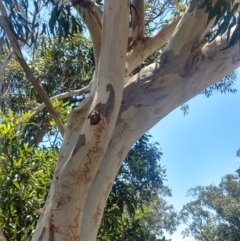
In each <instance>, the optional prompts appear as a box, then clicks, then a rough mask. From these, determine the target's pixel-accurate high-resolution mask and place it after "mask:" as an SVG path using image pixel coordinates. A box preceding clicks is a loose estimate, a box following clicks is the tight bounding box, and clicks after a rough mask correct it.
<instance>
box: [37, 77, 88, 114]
mask: <svg viewBox="0 0 240 241" xmlns="http://www.w3.org/2000/svg"><path fill="white" fill-rule="evenodd" d="M91 85H92V84H91V82H90V84H89V85H88V86H86V87H84V88H82V89H79V90H72V91H68V92H65V93H62V94H59V95H56V96H53V97H51V98H50V101H53V100H55V99H57V100H62V99H65V98H68V97H72V96H75V95H83V94H84V93H86V92H89V91H90V90H91ZM45 107H46V105H45V103H42V104H41V105H39V106H37V107H35V108H33V111H34V112H35V113H36V114H37V113H38V112H40V111H42V110H43V109H44V108H45Z"/></svg>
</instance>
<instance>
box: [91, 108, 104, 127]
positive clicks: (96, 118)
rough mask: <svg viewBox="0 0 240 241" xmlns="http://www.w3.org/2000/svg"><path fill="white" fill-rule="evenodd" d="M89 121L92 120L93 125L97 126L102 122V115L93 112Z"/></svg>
mask: <svg viewBox="0 0 240 241" xmlns="http://www.w3.org/2000/svg"><path fill="white" fill-rule="evenodd" d="M88 119H89V120H90V124H91V125H97V123H98V122H99V121H100V120H101V117H100V113H99V112H98V111H96V110H93V111H92V112H91V113H90V114H89V115H88Z"/></svg>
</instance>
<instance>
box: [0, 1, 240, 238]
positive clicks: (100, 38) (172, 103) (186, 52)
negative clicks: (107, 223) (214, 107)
mask: <svg viewBox="0 0 240 241" xmlns="http://www.w3.org/2000/svg"><path fill="white" fill-rule="evenodd" d="M85 1H87V0H85ZM134 2H137V1H134ZM139 2H140V0H139ZM72 3H74V1H72ZM142 3H143V1H142ZM142 3H140V4H139V5H137V6H138V7H139V11H141V12H140V13H141V14H139V16H142V18H144V14H142V13H143V12H142V11H143V5H142ZM91 6H92V7H90V10H89V9H88V10H87V9H84V8H80V7H79V6H78V5H76V9H77V11H78V12H79V14H80V15H82V16H85V18H84V21H85V22H86V25H87V27H88V28H89V32H90V34H91V38H92V40H93V47H94V57H95V63H96V69H95V73H94V76H93V79H92V82H91V85H90V86H89V87H87V88H91V92H90V94H89V96H88V97H87V98H86V99H85V100H84V101H83V102H81V103H80V105H79V107H78V108H77V109H75V110H73V111H72V112H71V113H70V115H69V118H68V123H67V126H66V128H65V132H64V139H63V143H62V147H61V150H60V153H59V158H58V162H57V167H56V171H55V173H54V177H53V180H52V183H51V189H50V192H49V195H48V198H47V201H46V204H45V206H44V209H43V212H42V215H41V217H40V219H39V222H38V225H37V227H36V230H35V232H34V235H33V238H32V241H95V240H96V237H97V232H98V229H99V226H100V222H101V219H102V215H103V210H104V206H105V203H106V200H107V198H108V195H109V193H110V191H111V188H112V185H113V182H114V179H115V177H116V175H117V172H118V170H119V168H120V166H121V164H122V162H123V160H124V158H125V157H126V155H127V153H128V152H129V149H130V148H131V146H132V145H133V144H134V142H135V141H136V140H138V139H139V138H140V137H141V136H142V135H143V134H144V133H145V132H146V131H148V130H149V129H150V128H151V127H152V126H154V125H155V124H156V123H158V122H159V121H160V120H161V119H163V118H164V117H165V116H166V115H168V114H169V113H170V112H171V111H172V110H174V109H175V108H177V107H178V106H180V105H181V104H184V103H185V102H187V101H188V100H190V99H191V98H193V97H194V96H196V95H197V94H199V93H200V92H201V91H203V90H204V89H206V88H207V87H208V86H210V85H212V84H214V83H216V82H217V81H219V80H221V79H222V78H223V77H224V76H226V75H227V74H229V73H230V72H231V71H233V70H234V69H236V68H237V67H238V66H239V65H240V49H239V45H238V44H236V45H235V46H233V47H231V48H229V49H227V50H225V51H222V48H224V47H225V46H226V45H227V34H225V35H223V36H219V37H217V38H216V39H215V40H214V41H213V42H211V43H207V42H206V40H205V34H206V33H207V32H208V31H209V29H210V28H211V26H212V24H213V22H214V19H213V20H212V22H210V23H209V24H208V26H207V27H206V20H207V14H206V12H205V11H204V9H197V8H196V1H191V2H190V5H189V7H188V8H187V10H186V12H185V13H184V14H183V15H181V16H179V17H178V18H176V19H173V20H172V21H171V22H169V23H167V24H166V25H165V26H163V27H162V28H161V29H160V30H159V32H157V33H156V34H155V35H154V36H150V37H148V38H145V37H144V36H143V28H144V19H138V18H137V16H135V18H134V19H135V20H134V21H132V23H131V24H132V26H133V29H131V30H132V31H129V3H128V0H105V1H104V9H103V12H102V9H101V8H100V7H99V6H97V5H95V4H94V3H92V5H91ZM0 20H1V19H0ZM138 20H141V21H138ZM4 24H5V25H4V26H6V28H7V24H6V22H5V23H4ZM234 28H235V27H233V29H232V32H233V30H234ZM129 39H130V40H132V43H131V45H129V46H128V42H129ZM166 43H167V46H166V48H165V49H163V50H162V53H161V55H160V57H159V58H158V59H157V60H156V61H155V62H154V63H152V64H150V65H149V66H146V67H144V68H143V69H142V70H141V71H140V72H139V73H138V74H136V75H131V74H132V71H133V70H134V69H135V68H136V67H138V66H139V65H140V64H141V63H142V62H143V61H144V60H145V59H146V58H147V57H148V56H149V55H151V54H152V53H153V52H154V51H156V50H158V49H159V48H161V47H162V46H164V45H165V44H166ZM17 51H18V52H19V50H18V49H17V50H16V51H15V52H17ZM19 54H21V53H19ZM59 98H61V97H59ZM41 108H44V106H43V105H41V107H39V108H38V109H37V110H38V111H40V110H41Z"/></svg>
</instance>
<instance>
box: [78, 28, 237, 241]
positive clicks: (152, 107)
mask: <svg viewBox="0 0 240 241" xmlns="http://www.w3.org/2000/svg"><path fill="white" fill-rule="evenodd" d="M232 32H233V29H232ZM226 44H227V34H224V35H223V36H221V37H218V38H217V39H216V40H214V41H213V42H212V43H209V44H205V45H204V46H203V47H202V48H201V49H199V52H198V53H196V56H197V55H198V56H199V58H196V57H194V58H193V59H195V61H197V62H195V63H194V64H193V65H192V68H193V69H194V71H193V72H191V71H190V72H188V75H187V76H184V77H183V76H181V74H179V72H178V71H180V70H181V69H183V66H184V65H185V62H184V61H182V58H181V55H182V53H181V52H180V53H179V56H177V57H176V58H175V61H176V62H170V63H168V64H169V65H170V66H176V65H179V66H180V65H181V67H179V69H177V70H176V69H171V68H167V70H168V71H167V72H166V71H165V68H166V65H160V64H158V63H153V64H151V65H149V66H147V67H145V68H144V70H143V72H142V74H136V75H134V76H132V77H130V78H129V81H128V83H127V84H125V88H124V95H123V99H122V103H124V104H122V107H121V110H120V113H119V117H118V121H117V123H116V126H115V129H114V132H113V135H112V137H111V140H110V143H111V146H114V148H108V150H107V152H106V154H105V156H104V159H103V161H102V163H101V164H100V167H99V169H98V173H97V175H96V176H95V179H94V181H93V183H92V185H91V187H90V189H89V192H88V196H87V199H86V204H85V207H84V214H83V220H84V223H83V226H82V229H81V235H82V236H84V235H87V233H89V232H95V230H93V231H92V230H90V229H89V228H88V227H93V226H94V227H95V226H97V227H98V226H99V225H100V221H101V214H99V216H98V217H97V220H96V219H94V218H93V217H95V216H94V215H95V214H96V213H100V212H99V210H103V208H104V206H105V203H106V199H107V197H108V195H109V192H110V191H111V188H112V185H113V182H114V179H115V177H116V175H117V172H118V169H119V168H120V166H121V164H122V162H123V160H124V158H125V156H126V155H127V153H128V150H129V149H130V148H131V146H132V145H133V143H134V142H135V140H137V139H139V138H140V137H141V136H142V135H143V134H144V133H145V132H146V131H147V130H149V128H151V127H152V126H153V125H155V124H156V123H157V122H159V121H160V120H161V119H163V118H164V117H165V116H166V115H168V114H169V113H170V112H171V111H172V110H174V109H175V108H176V107H178V106H179V105H181V104H183V103H185V102H187V101H188V100H190V99H191V98H193V97H194V96H196V95H197V94H198V93H200V92H201V91H202V90H204V89H206V88H207V87H208V86H210V85H212V84H214V83H216V82H217V81H218V80H220V79H222V78H223V77H224V76H226V75H227V74H228V73H230V72H231V71H233V70H234V69H236V68H237V67H239V66H240V50H239V45H238V44H236V45H235V46H234V47H232V48H231V49H228V50H226V51H221V49H222V48H224V47H225V46H226ZM196 59H197V60H196ZM213 71H214V73H215V74H213ZM129 96H132V97H131V98H129ZM149 116H151V118H149ZM134 120H137V121H134ZM99 183H101V184H105V185H101V186H100V185H99ZM93 195H94V197H95V198H92V196H93ZM91 234H92V233H91ZM92 235H93V237H94V233H93V234H92ZM88 237H89V236H88ZM92 240H93V239H92Z"/></svg>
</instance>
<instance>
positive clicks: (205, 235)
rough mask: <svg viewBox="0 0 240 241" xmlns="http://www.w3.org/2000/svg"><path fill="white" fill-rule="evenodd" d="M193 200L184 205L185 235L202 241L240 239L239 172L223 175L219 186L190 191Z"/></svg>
mask: <svg viewBox="0 0 240 241" xmlns="http://www.w3.org/2000/svg"><path fill="white" fill-rule="evenodd" d="M188 194H189V196H192V197H194V199H195V200H194V201H191V202H189V203H187V204H186V205H184V206H183V208H182V210H181V212H180V218H181V220H182V221H183V222H184V224H186V225H187V226H188V228H187V229H185V231H184V232H183V234H184V236H193V237H194V238H195V239H196V240H201V241H209V240H212V241H215V240H216V241H224V240H225V241H235V240H239V239H240V220H239V215H240V202H239V201H240V169H238V170H237V171H236V174H234V175H233V174H228V175H226V176H224V177H223V178H222V180H221V183H220V184H219V185H218V186H214V185H210V186H207V187H201V186H198V187H196V188H192V189H190V190H189V191H188Z"/></svg>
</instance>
